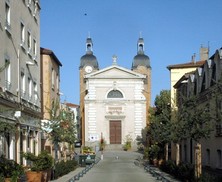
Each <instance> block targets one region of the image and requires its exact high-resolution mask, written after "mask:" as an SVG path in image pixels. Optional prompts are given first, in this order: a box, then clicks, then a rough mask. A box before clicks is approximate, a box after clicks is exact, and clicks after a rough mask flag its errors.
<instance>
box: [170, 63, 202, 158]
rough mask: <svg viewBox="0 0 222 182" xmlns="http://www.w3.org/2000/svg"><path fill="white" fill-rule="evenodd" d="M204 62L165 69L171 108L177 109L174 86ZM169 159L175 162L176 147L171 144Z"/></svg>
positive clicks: (171, 66)
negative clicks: (168, 79) (168, 83)
mask: <svg viewBox="0 0 222 182" xmlns="http://www.w3.org/2000/svg"><path fill="white" fill-rule="evenodd" d="M203 63H204V61H198V62H193V61H192V62H190V63H185V64H178V65H170V66H168V67H167V68H168V69H169V71H170V92H171V93H170V94H171V108H172V109H177V103H176V96H177V92H176V89H175V88H174V85H175V84H176V83H177V82H178V81H179V79H180V78H181V77H182V76H183V75H185V73H189V72H192V71H195V70H196V68H198V67H200V66H201V65H202V64H203ZM171 159H172V160H176V145H175V144H174V143H171Z"/></svg>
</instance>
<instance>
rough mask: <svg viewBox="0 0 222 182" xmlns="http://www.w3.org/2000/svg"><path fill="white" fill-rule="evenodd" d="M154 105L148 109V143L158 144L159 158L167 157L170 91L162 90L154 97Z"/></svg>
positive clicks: (169, 128)
mask: <svg viewBox="0 0 222 182" xmlns="http://www.w3.org/2000/svg"><path fill="white" fill-rule="evenodd" d="M154 103H155V107H154V108H151V109H150V125H149V126H148V131H147V132H148V136H149V139H150V144H151V145H152V144H155V145H158V147H159V148H160V149H163V148H164V147H165V149H166V150H165V152H164V150H160V151H159V158H163V156H164V153H165V158H166V159H168V145H167V144H168V143H169V142H170V132H171V122H170V118H171V108H170V91H169V90H162V91H161V92H160V95H157V96H156V98H155V102H154Z"/></svg>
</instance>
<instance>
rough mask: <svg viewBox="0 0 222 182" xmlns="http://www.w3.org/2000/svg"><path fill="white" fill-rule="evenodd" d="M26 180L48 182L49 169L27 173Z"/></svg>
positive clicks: (29, 181)
mask: <svg viewBox="0 0 222 182" xmlns="http://www.w3.org/2000/svg"><path fill="white" fill-rule="evenodd" d="M26 178H27V181H28V182H48V181H50V178H51V169H49V170H46V171H38V172H37V171H27V172H26Z"/></svg>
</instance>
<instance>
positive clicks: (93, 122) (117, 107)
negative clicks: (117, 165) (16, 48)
mask: <svg viewBox="0 0 222 182" xmlns="http://www.w3.org/2000/svg"><path fill="white" fill-rule="evenodd" d="M137 46H138V50H137V55H136V56H135V57H134V59H133V62H132V69H131V70H129V69H126V68H124V67H121V66H119V65H118V64H117V57H116V56H113V62H112V65H111V66H109V67H106V68H103V69H99V64H98V61H97V58H96V57H95V56H94V55H93V51H92V48H93V43H92V39H91V38H87V40H86V54H85V55H84V56H82V57H81V60H80V67H79V71H80V115H81V116H80V117H81V118H80V121H81V127H82V128H81V132H82V133H81V137H82V138H81V139H82V145H85V146H96V145H98V142H99V141H100V139H101V138H103V139H104V140H105V142H106V144H107V145H109V146H113V145H121V144H124V140H125V139H126V137H127V136H130V137H131V138H132V140H133V144H135V143H136V141H135V139H136V137H137V136H141V131H142V129H143V128H144V127H145V126H146V125H147V124H148V114H149V113H148V110H149V106H150V97H151V92H150V90H151V66H150V60H149V57H148V56H146V55H145V54H144V41H143V38H139V40H138V45H137ZM133 147H136V145H133Z"/></svg>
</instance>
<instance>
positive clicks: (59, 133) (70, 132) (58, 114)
mask: <svg viewBox="0 0 222 182" xmlns="http://www.w3.org/2000/svg"><path fill="white" fill-rule="evenodd" d="M49 112H50V116H51V122H48V123H45V124H44V125H45V126H44V127H46V128H49V129H50V131H51V132H50V135H51V140H52V142H53V143H59V142H67V143H69V144H73V143H74V142H75V141H76V128H75V123H74V122H73V117H74V116H73V112H72V111H70V110H69V109H68V108H64V109H60V103H59V101H54V102H53V103H52V109H49Z"/></svg>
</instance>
